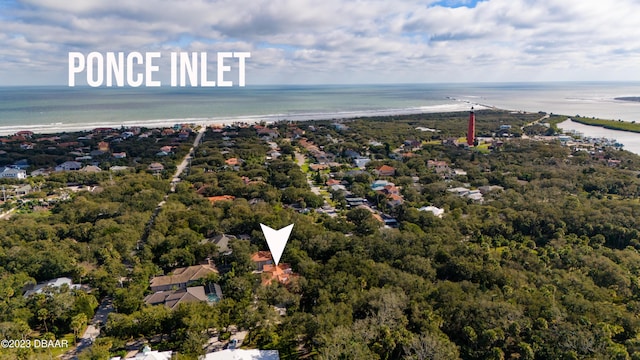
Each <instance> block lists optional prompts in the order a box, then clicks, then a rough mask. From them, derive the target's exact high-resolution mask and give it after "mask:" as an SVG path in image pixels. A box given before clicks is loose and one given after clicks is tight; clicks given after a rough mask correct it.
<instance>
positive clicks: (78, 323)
mask: <svg viewBox="0 0 640 360" xmlns="http://www.w3.org/2000/svg"><path fill="white" fill-rule="evenodd" d="M86 324H87V315H86V314H85V313H79V314H77V315H75V316H74V317H72V318H71V328H72V329H73V335H74V336H73V339H74V341H75V342H77V340H78V333H79V332H80V330H81V329H82V328H83V327H84V326H85V325H86Z"/></svg>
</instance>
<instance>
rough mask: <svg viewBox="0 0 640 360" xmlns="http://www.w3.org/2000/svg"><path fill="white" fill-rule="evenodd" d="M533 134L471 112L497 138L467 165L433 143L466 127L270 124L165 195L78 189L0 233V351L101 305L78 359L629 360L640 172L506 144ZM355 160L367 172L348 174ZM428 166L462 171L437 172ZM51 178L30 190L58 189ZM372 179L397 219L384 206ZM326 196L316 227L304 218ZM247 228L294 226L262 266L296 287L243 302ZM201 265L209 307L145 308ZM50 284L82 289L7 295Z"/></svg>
mask: <svg viewBox="0 0 640 360" xmlns="http://www.w3.org/2000/svg"><path fill="white" fill-rule="evenodd" d="M541 117H542V115H541V114H524V113H509V112H500V111H479V112H477V121H478V124H477V129H478V133H479V134H484V135H487V136H492V135H494V134H496V133H499V131H498V130H499V129H500V127H501V126H502V125H511V129H513V130H512V131H510V132H509V133H504V134H501V135H502V136H501V137H499V138H498V137H496V138H495V140H496V141H495V144H492V146H491V151H487V152H479V151H475V150H474V149H466V148H464V147H462V146H457V145H456V144H455V142H454V141H453V140H452V139H457V138H459V137H461V136H464V132H465V131H466V121H467V119H468V113H445V114H422V115H409V116H394V117H380V118H368V119H356V120H352V121H345V122H341V123H340V126H336V124H335V123H334V122H332V121H313V122H304V123H299V124H288V123H280V124H276V125H275V126H273V128H272V129H273V130H277V131H278V133H279V134H280V136H279V137H275V136H274V137H273V138H271V139H264V138H263V137H261V136H260V134H258V132H259V131H260V128H258V129H256V128H254V127H249V126H246V127H245V126H234V127H230V128H227V129H219V130H214V129H209V130H208V131H207V132H206V133H205V136H204V139H203V142H202V144H201V145H200V146H198V148H197V149H196V151H195V153H194V156H193V159H192V160H191V166H190V167H189V170H188V172H187V173H186V174H185V175H184V176H183V179H182V181H181V182H180V183H178V184H177V185H176V187H175V192H171V190H170V184H169V182H168V181H167V180H166V178H167V177H168V176H165V179H163V178H162V177H158V176H154V175H153V174H150V173H148V172H147V171H144V169H145V167H144V166H142V165H140V169H139V171H131V172H127V173H122V174H115V175H114V176H111V177H96V178H94V179H93V180H92V181H93V182H94V183H95V184H96V185H97V186H99V188H100V189H101V191H97V192H96V191H89V190H88V189H84V190H82V191H79V192H77V193H74V194H72V196H71V197H70V198H69V199H68V200H65V201H61V202H59V203H58V204H56V205H54V206H52V207H51V208H47V209H41V210H34V211H31V212H26V213H24V214H17V215H15V216H12V217H11V218H10V219H8V220H3V224H2V226H1V227H0V293H1V294H2V296H0V334H1V336H2V337H3V338H30V337H43V336H49V337H55V338H61V337H62V336H64V335H65V334H69V333H78V332H79V329H80V328H81V327H82V326H80V325H81V321H80V320H82V316H80V315H82V314H84V315H85V316H86V318H87V319H90V318H91V317H92V316H93V311H94V310H95V308H96V305H97V303H98V301H99V300H100V299H102V298H104V297H105V296H107V297H109V298H112V299H113V304H114V306H115V308H116V311H114V312H113V313H111V314H110V315H109V317H108V321H107V322H106V323H105V324H103V325H104V326H103V328H102V334H101V337H100V338H98V339H97V340H96V342H95V343H94V345H93V346H92V347H91V348H90V349H89V350H87V351H86V352H84V353H82V354H81V355H80V358H81V359H103V358H105V357H108V356H109V355H116V354H117V355H122V354H124V353H125V352H126V350H127V349H128V346H130V344H131V343H134V342H135V341H138V340H141V339H143V340H145V341H150V342H152V346H153V348H154V349H170V350H174V351H178V352H179V354H180V356H181V358H187V359H191V358H192V359H195V358H197V356H199V355H202V354H203V353H204V351H205V350H204V346H205V345H206V344H207V342H208V341H209V339H210V338H216V339H218V338H220V339H228V336H229V332H230V330H229V329H231V328H234V327H237V328H239V329H245V330H247V331H248V335H247V337H246V339H245V341H244V342H243V346H247V347H257V348H261V349H277V350H279V352H280V356H281V358H282V359H296V358H301V357H305V356H306V357H311V358H318V359H362V358H369V359H398V358H409V359H455V358H463V359H640V320H639V319H638V317H637V313H638V311H640V310H639V309H640V299H639V294H640V266H638V264H640V253H639V251H640V216H639V214H640V201H639V199H640V178H639V177H638V176H639V174H640V157H638V156H637V155H634V154H631V153H629V152H626V151H620V150H616V149H613V148H603V149H597V150H596V149H593V150H592V151H591V152H590V151H583V150H576V149H571V148H569V147H567V146H564V145H563V144H561V143H560V141H557V140H550V141H544V142H543V141H533V140H529V139H521V138H520V135H521V134H522V130H520V128H521V127H522V126H525V125H527V124H531V123H532V122H535V121H536V120H538V119H540V118H541ZM418 127H420V128H427V129H433V130H434V131H422V130H416V128H418ZM545 131H547V130H545ZM294 133H298V134H300V135H298V136H293V135H291V134H294ZM498 143H500V145H499V146H498ZM273 144H275V145H277V147H278V149H279V151H278V153H279V156H276V155H275V153H273V152H272V150H271V149H272V146H273ZM314 146H315V147H317V149H323V150H322V151H323V152H324V154H331V155H333V158H332V161H330V164H329V165H328V166H327V167H328V168H326V169H325V168H322V169H318V170H312V169H313V166H312V165H316V164H317V161H316V160H317V159H316V158H315V156H319V155H318V154H320V153H321V152H320V151H319V150H318V151H312V150H310V149H313V147H314ZM487 149H488V147H487ZM300 155H301V156H303V157H304V158H305V163H306V164H307V167H308V173H305V172H304V171H302V170H301V168H300V166H299V164H298V163H297V159H296V156H298V157H299V156H300ZM355 156H360V157H367V158H368V159H369V160H370V162H369V163H368V164H367V165H366V166H365V167H364V168H357V167H355V166H354V165H353V164H352V162H351V160H352V158H353V157H355ZM609 160H611V161H609ZM434 161H439V162H443V163H445V164H446V165H447V167H448V168H449V167H450V168H451V169H459V170H462V171H459V172H457V173H453V172H447V173H446V174H445V173H440V172H438V171H437V170H436V168H435V167H434V165H433V164H434ZM382 166H387V167H388V168H392V169H393V170H394V171H393V173H390V174H386V175H384V174H381V173H380V170H379V169H381V168H382ZM65 174H73V172H67V173H65ZM451 174H453V175H451ZM60 176H62V175H54V176H50V177H48V178H43V179H42V181H43V182H44V183H45V184H49V185H48V186H50V187H51V188H53V187H54V186H59V185H62V186H66V181H69V179H70V178H72V177H73V175H65V176H68V177H69V178H60ZM329 180H335V181H337V183H339V184H340V185H342V186H344V187H345V188H346V189H347V190H348V191H349V192H351V193H352V194H353V196H357V197H359V198H361V199H362V202H364V201H365V200H366V202H367V203H369V204H371V206H370V207H368V208H367V207H353V208H352V207H350V206H349V205H348V203H347V197H346V195H345V194H344V193H343V194H340V191H339V189H337V190H333V189H332V190H330V191H328V190H326V189H324V187H325V185H324V184H325V183H326V182H327V181H329ZM376 180H384V181H387V182H392V183H393V184H395V185H396V187H397V190H398V191H399V195H398V196H400V197H401V198H402V199H403V200H404V201H403V202H402V203H400V204H394V205H390V204H389V202H388V201H387V198H386V197H384V196H381V194H380V192H378V191H376V190H374V189H373V188H372V183H373V182H374V181H376ZM52 181H54V182H53V183H51V182H52ZM309 181H311V183H312V184H314V186H319V187H322V188H323V190H325V191H324V192H322V193H320V194H321V195H318V194H317V193H316V192H314V191H313V189H312V188H311V187H310V184H309ZM461 187H467V188H473V189H479V188H481V187H482V188H488V189H489V190H488V191H487V192H485V193H484V197H483V201H477V200H473V199H471V198H467V197H462V196H459V195H457V194H456V193H454V192H451V191H450V190H451V189H454V188H461ZM43 188H45V185H43ZM52 191H53V190H52ZM329 193H330V194H331V196H332V198H331V199H330V200H331V202H332V203H333V204H334V205H335V215H334V216H332V215H329V214H327V213H322V212H320V211H316V210H321V207H323V206H324V199H323V198H324V197H325V196H328V195H327V194H329ZM165 195H167V196H166V198H165ZM223 196H227V197H225V198H222V199H223V200H220V199H221V197H223ZM163 200H164V201H165V203H164V205H163V206H162V208H161V209H159V210H158V209H157V206H158V204H159V203H160V202H161V201H163ZM426 205H432V206H435V207H437V208H440V209H443V210H444V214H443V215H442V216H441V217H440V216H436V215H435V214H433V213H431V212H428V211H423V210H420V209H422V208H423V207H424V206H426ZM369 209H371V210H373V211H371V210H369ZM156 211H157V215H156V216H155V217H154V221H153V223H152V226H149V227H148V226H147V224H149V220H150V219H151V217H152V215H153V214H154V212H156ZM378 214H383V215H385V216H388V217H389V218H393V219H395V220H396V221H397V225H396V226H384V223H381V222H380V220H379V219H377V217H376V215H378ZM35 219H37V221H34V220H35ZM260 223H263V224H266V225H268V226H270V227H273V228H281V227H284V226H286V225H288V224H291V223H294V224H295V226H294V228H293V232H292V235H291V238H290V241H289V243H288V245H287V247H286V249H285V251H284V254H283V257H282V262H286V263H289V264H291V267H292V269H293V270H294V271H295V272H296V274H298V275H299V278H297V280H296V281H294V282H292V283H289V284H286V285H285V284H280V283H273V284H271V285H269V286H262V284H261V282H260V278H259V276H257V275H256V274H254V273H253V272H254V270H255V265H254V264H253V263H252V261H251V254H252V253H254V252H255V251H258V250H266V249H267V247H266V243H265V240H264V237H263V235H262V233H261V231H260ZM221 234H230V235H234V237H235V239H232V240H231V241H230V247H231V250H232V251H231V252H230V254H228V253H227V254H225V253H221V252H220V251H219V249H218V248H217V247H216V245H215V244H213V243H212V242H211V241H208V240H209V239H211V238H212V237H214V236H216V235H221ZM207 260H209V261H211V262H213V263H214V264H216V266H217V267H218V269H219V271H220V273H219V274H217V275H216V276H214V277H212V278H211V279H208V281H209V280H210V281H213V282H216V283H218V284H219V285H220V287H221V289H222V292H223V294H224V297H223V298H222V299H221V300H220V301H218V302H217V303H215V304H213V305H208V304H206V303H201V302H194V303H185V304H181V305H180V306H179V307H177V309H174V310H170V309H168V308H166V307H165V306H163V305H153V306H151V305H147V304H145V302H144V301H143V299H144V297H145V295H147V294H149V293H150V289H149V280H150V279H151V278H152V277H153V276H155V275H161V274H166V273H168V272H170V271H171V270H172V269H175V268H177V267H183V266H189V265H194V264H198V263H201V262H206V261H207ZM61 276H67V277H70V278H72V279H73V281H74V283H78V284H80V283H81V284H87V285H89V286H90V287H91V288H92V289H93V290H92V291H91V292H90V293H86V292H84V291H82V290H69V289H64V288H63V289H60V290H53V289H52V290H50V291H49V292H46V293H45V294H42V296H37V297H25V296H23V291H22V290H23V287H24V286H25V285H28V284H34V283H36V282H41V281H45V280H49V279H52V278H56V277H61ZM274 306H277V307H278V308H279V309H282V308H284V309H286V314H282V313H280V312H278V311H276V310H275V309H274ZM42 310H46V312H45V311H42ZM74 319H75V321H74ZM0 351H1V352H0V355H2V357H3V358H7V359H30V358H38V356H42V354H43V353H42V352H37V351H36V350H35V349H27V350H24V351H17V350H15V349H2V350H0Z"/></svg>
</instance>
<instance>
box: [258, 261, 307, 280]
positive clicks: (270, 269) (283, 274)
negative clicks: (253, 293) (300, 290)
mask: <svg viewBox="0 0 640 360" xmlns="http://www.w3.org/2000/svg"><path fill="white" fill-rule="evenodd" d="M297 276H298V275H297V274H294V273H293V270H291V265H289V264H278V265H273V264H268V265H265V266H264V267H263V268H262V285H269V284H271V283H272V282H273V280H276V281H278V282H279V283H281V284H285V285H286V284H288V283H289V282H291V279H293V278H295V277H297Z"/></svg>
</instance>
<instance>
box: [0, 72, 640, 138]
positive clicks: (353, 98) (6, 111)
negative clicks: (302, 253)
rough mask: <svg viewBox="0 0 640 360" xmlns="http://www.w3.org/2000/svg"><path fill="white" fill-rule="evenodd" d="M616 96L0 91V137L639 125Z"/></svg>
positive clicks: (582, 87) (613, 86)
mask: <svg viewBox="0 0 640 360" xmlns="http://www.w3.org/2000/svg"><path fill="white" fill-rule="evenodd" d="M622 96H640V83H632V82H597V83H589V82H573V83H571V82H570V83H474V84H410V85H406V84H398V85H318V86H247V87H243V88H169V87H166V88H88V87H74V88H69V87H0V135H6V134H12V133H15V132H16V131H19V130H26V129H28V130H33V131H37V132H57V131H70V130H78V129H89V128H92V127H103V126H116V127H119V126H122V125H124V126H127V125H145V126H162V125H166V124H173V123H175V122H184V121H188V122H197V123H211V122H233V121H259V120H265V121H276V120H285V119H288V120H309V119H332V118H347V117H356V116H367V115H390V114H410V113H420V112H440V111H464V110H467V109H469V108H470V107H471V106H476V108H478V107H480V108H482V106H483V105H484V106H494V107H498V108H502V109H508V110H524V111H534V112H536V111H545V112H552V113H555V114H564V115H570V116H573V115H576V114H579V115H582V116H593V117H600V118H605V119H616V120H617V119H621V120H624V121H640V102H630V101H620V100H615V98H616V97H622ZM592 135H593V134H592ZM595 135H597V133H596V134H595ZM637 137H639V138H640V135H637Z"/></svg>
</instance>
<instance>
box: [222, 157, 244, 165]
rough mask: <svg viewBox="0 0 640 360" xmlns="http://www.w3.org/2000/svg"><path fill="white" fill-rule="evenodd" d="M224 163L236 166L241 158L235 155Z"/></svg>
mask: <svg viewBox="0 0 640 360" xmlns="http://www.w3.org/2000/svg"><path fill="white" fill-rule="evenodd" d="M224 163H225V164H227V165H231V166H235V165H238V164H240V159H238V158H235V157H234V158H230V159H227V160H225V161H224Z"/></svg>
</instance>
